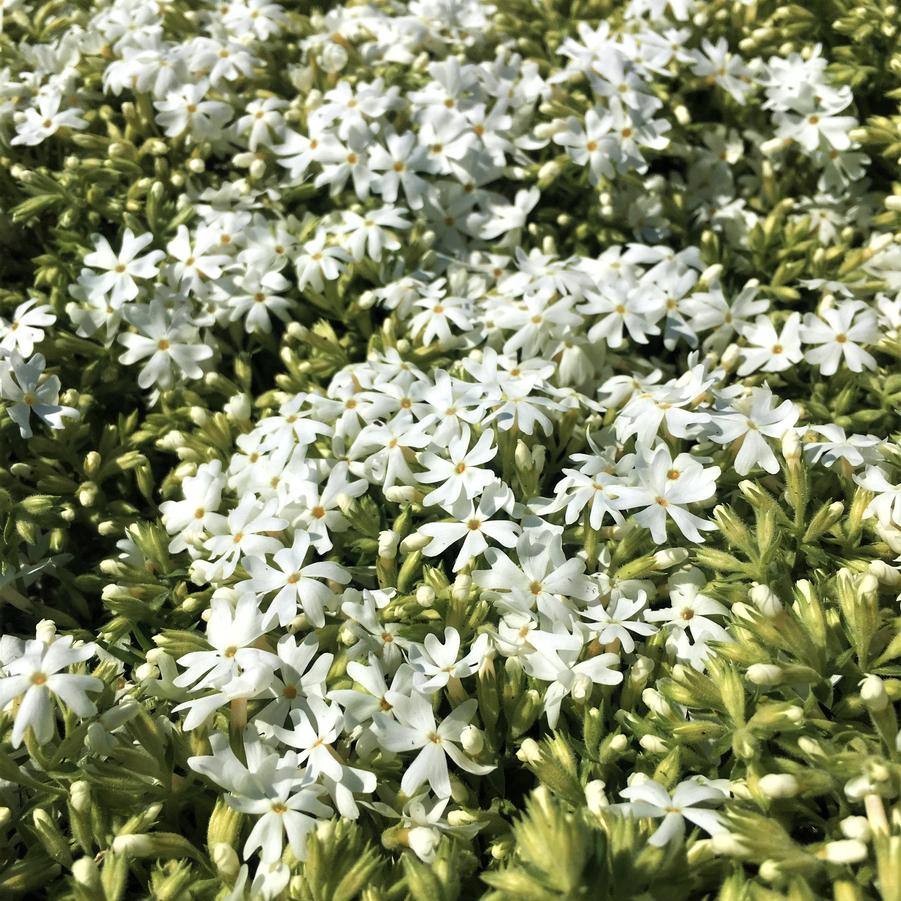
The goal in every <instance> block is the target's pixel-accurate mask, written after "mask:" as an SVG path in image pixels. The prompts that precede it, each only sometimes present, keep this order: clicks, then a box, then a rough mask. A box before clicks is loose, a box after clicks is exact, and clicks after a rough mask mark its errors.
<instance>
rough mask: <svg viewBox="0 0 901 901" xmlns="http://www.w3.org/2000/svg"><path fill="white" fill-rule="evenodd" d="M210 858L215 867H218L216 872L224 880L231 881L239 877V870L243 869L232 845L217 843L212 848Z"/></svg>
mask: <svg viewBox="0 0 901 901" xmlns="http://www.w3.org/2000/svg"><path fill="white" fill-rule="evenodd" d="M210 857H211V858H212V861H213V865H214V866H215V867H216V871H217V872H218V873H219V875H220V876H222V877H223V878H224V879H229V880H231V879H234V878H235V876H237V875H238V870H240V869H241V861H240V859H239V858H238V854H237V852H236V851H235V849H234V848H233V847H232V846H231V845H227V844H226V843H225V842H216V843H215V844H214V845H213V846H212V847H211V848H210Z"/></svg>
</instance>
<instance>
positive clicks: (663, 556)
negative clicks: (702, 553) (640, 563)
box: [654, 547, 688, 569]
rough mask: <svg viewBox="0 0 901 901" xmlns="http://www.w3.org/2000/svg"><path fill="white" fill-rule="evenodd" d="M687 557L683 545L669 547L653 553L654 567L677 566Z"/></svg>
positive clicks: (668, 567) (667, 567)
mask: <svg viewBox="0 0 901 901" xmlns="http://www.w3.org/2000/svg"><path fill="white" fill-rule="evenodd" d="M687 559H688V549H687V548H684V547H669V548H664V549H663V550H662V551H657V552H656V553H655V554H654V566H655V568H656V569H670V567H673V566H679V565H680V564H682V563H684V562H685V561H686V560H687Z"/></svg>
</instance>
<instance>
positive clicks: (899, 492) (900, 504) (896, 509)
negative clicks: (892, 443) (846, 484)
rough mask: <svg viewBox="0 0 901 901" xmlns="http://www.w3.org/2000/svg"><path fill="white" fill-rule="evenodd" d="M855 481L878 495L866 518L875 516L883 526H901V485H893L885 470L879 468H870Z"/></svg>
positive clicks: (868, 508)
mask: <svg viewBox="0 0 901 901" xmlns="http://www.w3.org/2000/svg"><path fill="white" fill-rule="evenodd" d="M854 481H855V482H857V484H858V485H860V487H861V488H865V489H866V490H867V491H872V492H873V493H874V494H875V495H876V497H874V498H873V500H871V501H870V503H869V504H867V508H866V510H864V514H863V515H864V516H865V517H868V516H875V517H876V519H878V520H879V522H880V524H881V525H883V526H888V525H889V524H890V523H894V524H895V525H896V526H901V485H893V484H892V483H891V482H890V481H889V480H888V477H887V475H886V472H885V470H883V469H881V468H880V467H878V466H868V467H867V469H866V472H864V474H863V475H862V476H855V477H854Z"/></svg>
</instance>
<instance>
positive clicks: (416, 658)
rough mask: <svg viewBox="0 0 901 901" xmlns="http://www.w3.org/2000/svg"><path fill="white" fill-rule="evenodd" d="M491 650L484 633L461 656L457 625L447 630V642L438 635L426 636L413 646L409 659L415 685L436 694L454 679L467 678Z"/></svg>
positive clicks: (445, 633) (445, 638) (418, 689)
mask: <svg viewBox="0 0 901 901" xmlns="http://www.w3.org/2000/svg"><path fill="white" fill-rule="evenodd" d="M487 651H488V636H487V635H485V634H484V633H483V634H481V635H479V637H478V638H477V639H476V640H475V641H474V642H473V643H472V646H471V647H470V649H469V653H468V654H466V655H464V656H463V657H460V633H459V632H458V631H457V630H456V629H455V628H453V626H446V627H445V629H444V644H442V643H441V642H440V641H439V639H438V636H437V635H432V634H429V635H426V637H425V639H423V643H422V644H421V645H417V644H414V645H411V646H410V650H409V655H408V659H409V661H410V666H411V667H412V668H413V685H414V687H415V688H416V690H417V691H418V692H421V693H423V694H432V693H434V692H435V691H437V690H438V689H440V688H444V686H445V685H447V683H448V682H449V681H450V680H451V679H465V678H466V677H467V676H471V675H472V674H473V673H474V672H475V671H476V670H477V669H478V668H479V666H481V664H482V661H483V659H484V658H485V654H486V653H487Z"/></svg>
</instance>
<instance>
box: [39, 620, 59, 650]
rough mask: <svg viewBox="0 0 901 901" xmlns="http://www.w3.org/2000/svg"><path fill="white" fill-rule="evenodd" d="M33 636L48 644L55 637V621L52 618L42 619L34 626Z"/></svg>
mask: <svg viewBox="0 0 901 901" xmlns="http://www.w3.org/2000/svg"><path fill="white" fill-rule="evenodd" d="M35 638H37V640H38V641H43V642H44V644H50V643H51V642H52V641H54V640H55V638H56V623H55V622H53V620H49V619H42V620H41V621H40V622H39V623H38V624H37V626H36V628H35Z"/></svg>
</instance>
